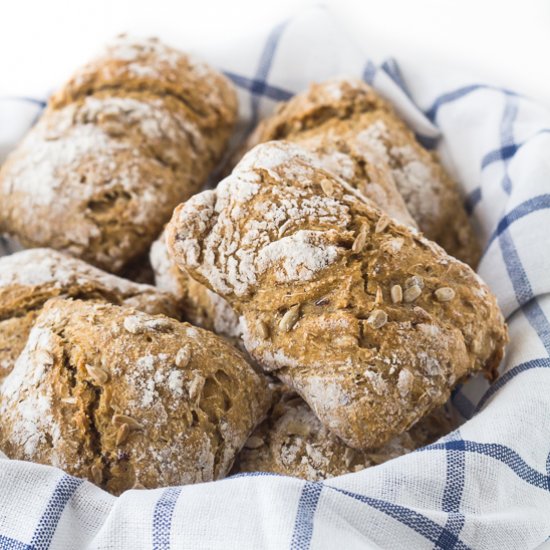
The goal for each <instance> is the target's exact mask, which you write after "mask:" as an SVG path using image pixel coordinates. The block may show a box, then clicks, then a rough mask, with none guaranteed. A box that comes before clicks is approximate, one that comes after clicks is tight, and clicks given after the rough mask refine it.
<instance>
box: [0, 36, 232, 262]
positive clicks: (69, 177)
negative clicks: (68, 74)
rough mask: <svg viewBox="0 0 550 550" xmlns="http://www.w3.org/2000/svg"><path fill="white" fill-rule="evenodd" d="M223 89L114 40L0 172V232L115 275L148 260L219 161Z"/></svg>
mask: <svg viewBox="0 0 550 550" xmlns="http://www.w3.org/2000/svg"><path fill="white" fill-rule="evenodd" d="M236 112H237V102H236V95H235V92H234V89H233V86H232V84H231V83H230V82H229V81H228V80H227V79H226V78H225V77H224V76H223V75H221V74H219V73H218V72H216V71H215V70H213V69H212V68H210V67H208V66H207V65H205V64H202V63H198V62H195V61H193V60H192V59H191V58H190V57H189V56H187V55H185V54H183V53H181V52H178V51H176V50H173V49H171V48H169V47H167V46H164V45H163V44H161V43H160V42H158V41H156V40H146V41H132V40H129V39H126V38H119V39H118V40H117V41H116V42H115V43H114V44H113V45H112V46H110V47H109V48H107V50H106V52H105V54H103V55H102V56H100V57H98V58H97V59H95V60H94V61H92V62H91V63H89V64H88V65H86V66H85V67H83V68H82V69H80V70H79V71H77V73H76V74H75V75H74V76H73V78H72V79H71V80H70V81H69V82H68V83H67V84H66V85H65V86H64V87H63V88H62V89H61V90H60V91H59V92H58V93H57V94H55V95H54V96H53V97H52V99H51V101H50V103H49V105H48V107H47V109H46V110H45V112H44V114H43V115H42V117H41V119H40V120H39V121H38V123H37V124H36V125H35V126H34V127H33V128H32V129H31V131H30V132H29V133H28V134H27V136H26V137H25V138H24V139H23V141H22V142H21V143H20V145H19V146H18V147H17V149H16V150H15V151H14V152H13V153H12V154H11V155H10V156H9V158H8V159H7V160H6V162H5V163H4V165H3V167H2V169H1V170H0V220H1V222H0V229H1V230H2V231H5V232H7V233H11V234H13V235H16V236H17V237H18V239H19V240H20V241H21V243H22V244H23V245H24V246H27V247H33V246H50V247H52V248H55V249H58V250H63V251H66V252H68V253H70V254H72V255H74V256H77V257H81V258H83V259H85V260H87V261H88V262H90V263H92V264H94V265H98V266H100V267H102V268H104V269H107V270H109V271H113V272H119V271H121V270H122V269H123V268H124V266H125V265H126V264H128V263H129V262H131V261H133V260H135V259H137V258H139V257H141V256H143V255H145V254H146V253H147V251H148V249H149V246H150V244H151V242H152V241H153V240H154V239H155V238H156V237H157V236H158V234H159V233H160V231H161V230H162V226H163V224H164V223H166V221H167V219H168V218H169V217H170V215H171V213H172V210H173V208H174V206H175V205H177V204H178V203H179V202H181V201H182V200H185V199H186V198H188V197H189V196H190V195H192V194H193V193H195V192H197V191H198V190H199V189H200V187H201V186H202V185H203V184H204V182H205V180H206V178H207V176H208V175H209V173H210V172H211V171H212V169H213V168H214V167H215V165H216V163H217V162H218V161H219V159H220V158H221V156H222V154H223V152H224V149H225V146H226V144H227V141H228V139H229V136H230V133H231V131H232V128H233V124H234V121H235V118H236Z"/></svg>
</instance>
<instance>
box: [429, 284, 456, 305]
mask: <svg viewBox="0 0 550 550" xmlns="http://www.w3.org/2000/svg"><path fill="white" fill-rule="evenodd" d="M434 294H435V297H436V299H437V301H438V302H449V301H450V300H452V299H453V298H454V297H455V291H454V290H453V289H452V288H450V287H448V286H444V287H441V288H438V289H437V290H436V291H435V292H434Z"/></svg>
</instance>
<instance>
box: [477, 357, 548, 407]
mask: <svg viewBox="0 0 550 550" xmlns="http://www.w3.org/2000/svg"><path fill="white" fill-rule="evenodd" d="M548 368H550V358H549V357H541V358H539V359H532V360H531V361H526V362H525V363H520V364H519V365H516V366H515V367H513V368H511V369H510V370H509V371H507V372H505V373H504V374H503V375H502V376H501V377H500V378H499V379H498V380H497V381H496V382H494V383H493V384H492V385H491V387H490V388H489V389H488V390H487V391H486V392H485V394H484V395H483V397H482V398H481V399H480V400H479V403H478V405H477V407H476V412H478V411H480V410H481V409H482V408H483V406H484V405H485V403H487V401H488V400H489V399H490V398H491V397H492V396H493V395H494V394H495V393H496V392H497V391H498V390H500V389H501V388H502V387H504V386H506V384H508V383H509V382H510V381H511V380H513V379H514V378H515V377H516V376H518V375H519V374H521V373H522V372H525V371H529V370H532V369H548Z"/></svg>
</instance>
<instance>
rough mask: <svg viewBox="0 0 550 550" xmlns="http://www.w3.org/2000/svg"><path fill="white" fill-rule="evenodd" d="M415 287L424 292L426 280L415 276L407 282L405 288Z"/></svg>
mask: <svg viewBox="0 0 550 550" xmlns="http://www.w3.org/2000/svg"><path fill="white" fill-rule="evenodd" d="M414 285H416V286H418V287H420V289H421V290H422V289H423V288H424V279H423V278H422V277H421V276H420V275H413V276H412V277H409V278H408V279H407V280H406V281H405V288H409V287H411V286H414Z"/></svg>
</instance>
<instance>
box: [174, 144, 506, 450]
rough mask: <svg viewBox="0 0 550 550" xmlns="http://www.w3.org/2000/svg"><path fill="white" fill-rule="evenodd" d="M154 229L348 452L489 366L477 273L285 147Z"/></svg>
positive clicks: (491, 340) (498, 339) (496, 356)
mask: <svg viewBox="0 0 550 550" xmlns="http://www.w3.org/2000/svg"><path fill="white" fill-rule="evenodd" d="M166 231H167V242H168V247H169V250H170V253H171V254H172V256H173V258H174V259H175V261H176V262H177V264H178V265H179V267H180V268H182V269H185V270H186V271H187V273H189V275H190V276H192V277H193V278H195V279H197V280H198V281H199V282H201V283H203V284H205V285H207V286H208V287H209V288H210V289H212V290H214V291H215V292H216V293H218V294H219V295H221V296H222V297H224V298H225V299H226V300H227V301H228V302H229V303H230V304H231V306H232V307H233V308H234V309H235V310H236V311H237V312H238V313H239V314H242V316H243V322H244V327H243V330H244V335H243V337H244V343H245V346H246V349H247V351H248V352H249V353H250V355H251V356H252V357H253V358H254V359H255V360H256V361H258V363H259V364H261V365H262V367H263V368H264V369H265V370H266V371H270V372H273V373H275V374H276V375H277V376H278V377H279V378H280V379H281V380H282V381H283V382H285V383H286V384H288V385H289V386H291V387H292V388H293V389H294V390H296V391H297V392H298V393H299V394H300V395H301V396H302V397H303V398H304V400H305V401H306V402H307V403H308V404H309V406H310V407H311V408H312V409H313V411H314V412H315V414H316V415H317V416H318V418H319V419H320V420H321V422H322V423H323V425H324V426H325V427H327V428H328V429H329V430H330V431H332V432H333V433H334V434H335V435H338V436H339V437H340V438H342V439H343V440H344V441H345V442H346V443H347V444H348V445H350V446H352V447H355V448H360V449H364V448H373V447H378V446H381V445H383V444H384V443H385V442H386V441H388V440H389V439H390V438H392V437H393V436H395V435H397V434H399V433H402V432H404V431H405V430H407V429H408V428H409V427H410V426H411V425H413V424H414V423H415V422H416V421H418V419H419V418H421V417H422V416H424V415H425V414H427V413H428V412H429V411H430V410H432V409H433V408H435V407H436V406H438V405H441V404H443V403H444V402H445V401H447V399H448V397H449V394H450V391H451V389H452V388H453V386H454V385H455V384H456V383H457V382H458V381H459V380H461V379H463V378H464V377H466V376H468V375H469V374H471V373H473V372H477V371H480V370H483V371H485V373H486V374H487V376H489V377H493V375H494V373H495V370H496V368H497V367H498V364H499V362H500V360H501V358H502V355H503V350H504V346H505V343H506V341H507V330H506V326H505V323H504V319H503V317H502V314H501V312H500V310H499V308H498V306H497V303H496V299H495V298H494V296H493V295H492V294H491V293H490V291H489V289H488V288H487V286H486V285H485V284H484V283H483V282H482V281H481V280H480V279H479V277H478V276H477V275H476V274H475V273H474V272H473V271H472V270H471V269H470V268H469V267H468V266H467V265H466V264H464V263H462V262H460V261H458V260H456V259H454V258H452V257H451V256H449V255H447V254H446V253H445V251H444V250H443V249H442V248H440V247H439V246H438V245H436V244H435V243H432V242H431V241H429V240H427V239H426V238H424V237H423V236H422V235H421V234H418V233H417V232H416V231H414V230H411V229H410V228H408V227H405V226H403V225H401V224H399V223H397V222H395V221H393V220H391V219H390V218H389V217H388V216H387V215H386V214H384V213H382V212H381V211H380V210H379V209H378V208H376V207H375V206H374V204H373V203H372V202H371V201H369V200H368V199H366V198H365V197H364V196H363V195H361V194H360V193H358V192H357V191H355V190H354V189H353V188H351V187H350V186H348V185H347V184H345V183H344V182H342V180H340V179H338V178H336V177H335V176H333V175H332V174H331V173H330V172H328V171H326V170H323V169H322V168H319V167H318V166H316V164H315V159H314V158H313V157H311V156H310V155H309V154H307V153H306V152H305V151H303V150H302V149H300V148H299V147H297V146H296V145H293V144H290V143H287V142H269V143H265V144H262V145H259V146H257V147H255V148H254V149H253V150H252V151H250V152H249V153H248V154H247V155H246V156H245V157H244V158H243V160H242V161H241V162H240V163H239V165H238V166H237V167H236V169H235V170H234V172H233V173H232V175H231V176H229V177H228V178H226V179H225V180H224V181H222V182H221V183H220V184H219V185H218V187H217V189H215V190H209V191H205V192H203V193H200V194H198V195H195V196H194V197H192V198H191V199H189V200H188V201H187V202H186V203H184V204H182V205H180V206H179V207H178V208H176V210H175V212H174V216H173V218H172V220H171V222H170V223H169V224H168V226H167V229H166Z"/></svg>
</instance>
